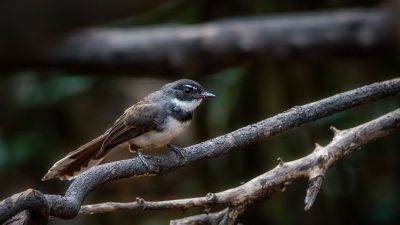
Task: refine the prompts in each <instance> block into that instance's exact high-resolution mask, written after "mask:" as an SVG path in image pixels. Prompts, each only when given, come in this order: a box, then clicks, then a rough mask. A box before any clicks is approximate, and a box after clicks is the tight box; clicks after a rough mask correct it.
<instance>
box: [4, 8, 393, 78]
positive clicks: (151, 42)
mask: <svg viewBox="0 0 400 225" xmlns="http://www.w3.org/2000/svg"><path fill="white" fill-rule="evenodd" d="M393 23H394V22H393V20H392V17H391V13H390V12H389V11H388V10H386V9H383V8H376V9H362V8H355V9H346V10H337V11H321V12H312V13H292V14H289V13H288V14H281V15H272V16H264V17H261V16H260V17H249V18H236V19H230V20H222V21H215V22H210V23H205V24H200V25H185V26H183V25H182V26H179V25H168V26H158V27H151V28H129V29H127V28H125V29H122V28H121V29H105V28H96V29H90V30H85V31H80V32H77V33H74V34H71V35H69V36H68V37H66V38H64V39H59V40H53V42H51V41H48V39H46V43H43V44H39V45H38V44H37V43H36V42H33V46H32V47H33V48H34V47H36V48H37V49H32V50H30V51H26V47H25V48H24V50H23V51H21V52H20V55H18V54H17V55H16V56H14V57H10V55H15V54H8V53H3V54H4V55H1V54H2V53H0V62H1V65H2V67H3V70H10V69H21V68H26V67H29V68H37V69H67V70H73V71H96V72H102V73H104V72H113V73H115V72H118V71H120V72H129V74H141V75H143V74H153V75H158V76H165V75H170V76H176V74H189V75H192V74H205V73H210V72H214V71H217V70H221V69H224V68H227V67H229V66H232V65H236V64H240V63H243V62H248V61H250V60H255V59H263V60H265V59H271V58H273V59H283V58H288V57H296V56H297V57H298V56H301V58H308V59H314V60H318V59H321V58H323V59H324V60H326V58H327V57H332V56H335V55H336V56H341V57H343V56H346V57H350V56H352V55H353V56H357V57H358V56H359V55H360V54H362V55H363V59H364V60H365V58H366V56H367V55H370V56H377V55H379V54H377V53H378V52H381V51H384V50H387V52H394V51H395V49H396V47H395V44H396V35H395V30H396V29H395V26H394V25H393ZM4 67H6V68H4ZM0 69H1V68H0Z"/></svg>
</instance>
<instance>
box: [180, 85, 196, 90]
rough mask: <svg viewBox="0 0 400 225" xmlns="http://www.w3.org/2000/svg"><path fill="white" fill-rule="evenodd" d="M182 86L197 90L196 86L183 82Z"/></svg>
mask: <svg viewBox="0 0 400 225" xmlns="http://www.w3.org/2000/svg"><path fill="white" fill-rule="evenodd" d="M183 86H185V87H188V88H193V89H195V90H197V87H193V86H192V85H189V84H185V85H183Z"/></svg>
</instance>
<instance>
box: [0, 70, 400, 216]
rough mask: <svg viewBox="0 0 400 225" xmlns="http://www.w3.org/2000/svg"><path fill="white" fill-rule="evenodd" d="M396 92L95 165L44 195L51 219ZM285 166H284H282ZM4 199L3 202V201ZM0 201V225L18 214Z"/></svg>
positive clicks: (375, 90) (359, 92)
mask: <svg viewBox="0 0 400 225" xmlns="http://www.w3.org/2000/svg"><path fill="white" fill-rule="evenodd" d="M399 91H400V78H397V79H393V80H388V81H384V82H380V83H374V84H371V85H367V86H364V87H361V88H357V89H354V90H351V91H347V92H344V93H341V94H337V95H334V96H332V97H329V98H326V99H322V100H319V101H316V102H313V103H310V104H306V105H303V106H295V107H293V108H291V109H290V110H288V111H285V112H283V113H280V114H278V115H276V116H273V117H271V118H268V119H265V120H262V121H260V122H258V123H255V124H252V125H249V126H246V127H243V128H240V129H238V130H236V131H233V132H231V133H228V134H225V135H222V136H219V137H216V138H213V139H210V140H207V141H204V142H202V143H199V144H196V145H192V146H190V147H186V148H184V149H183V150H182V153H183V154H184V155H185V158H186V160H185V161H183V160H181V159H180V157H179V156H177V155H176V154H175V153H173V152H167V153H164V154H161V155H156V156H151V157H148V158H147V160H146V161H147V163H148V164H149V166H150V168H147V167H146V166H144V165H142V163H141V161H140V160H138V159H137V158H133V159H127V160H121V161H117V162H111V163H107V164H103V165H100V166H96V167H94V168H92V169H90V170H88V171H86V172H84V173H83V174H81V175H80V176H78V177H77V178H76V179H75V180H74V181H73V182H72V183H71V185H70V186H69V188H68V190H67V192H66V193H65V195H64V196H60V195H45V197H46V200H47V202H48V205H49V211H50V215H51V216H55V217H59V218H65V219H67V218H73V217H75V216H76V215H77V214H78V212H79V209H80V207H81V204H82V202H83V201H84V200H85V198H86V196H87V195H88V194H89V193H90V192H91V191H93V190H94V189H95V188H96V187H98V186H99V185H101V184H103V183H105V182H109V181H112V180H116V179H121V178H127V177H132V176H136V177H138V176H148V175H160V174H164V173H166V172H169V171H173V170H176V169H178V168H180V167H182V166H184V165H188V164H191V163H194V162H197V161H199V160H203V159H206V158H214V157H217V156H220V155H222V154H226V153H228V152H230V151H232V150H233V149H234V148H236V147H240V146H246V145H249V144H251V143H254V142H256V141H259V140H260V139H262V138H266V137H270V136H272V135H276V134H278V133H281V132H284V131H286V130H289V129H292V128H294V127H296V126H300V125H303V124H306V123H309V122H312V121H315V120H317V119H319V118H323V117H326V116H329V115H332V114H334V113H337V112H340V111H343V110H345V109H349V108H352V107H355V106H358V105H361V104H364V103H366V102H371V101H374V100H378V99H381V98H384V97H387V96H391V95H395V94H397V93H398V92H399ZM283 165H286V163H283ZM6 200H7V199H6ZM6 200H4V201H2V202H0V215H7V216H3V217H1V220H0V223H3V222H5V220H7V219H9V218H10V217H11V216H13V215H16V214H17V213H19V212H20V211H21V208H18V207H15V206H14V207H8V206H7V207H5V206H4V205H6V204H7V201H6Z"/></svg>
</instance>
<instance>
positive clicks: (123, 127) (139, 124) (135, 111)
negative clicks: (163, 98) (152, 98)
mask: <svg viewBox="0 0 400 225" xmlns="http://www.w3.org/2000/svg"><path fill="white" fill-rule="evenodd" d="M159 114H160V109H159V108H158V107H156V106H154V105H153V104H149V103H147V102H145V101H143V102H138V103H137V104H135V105H134V106H132V107H130V108H129V109H127V110H126V111H125V113H124V114H123V115H122V116H121V117H120V118H119V119H118V120H117V121H115V123H114V125H113V126H112V127H111V129H109V130H108V131H107V132H106V136H107V137H106V139H105V140H104V142H103V146H102V149H101V151H99V152H98V155H103V154H104V153H105V152H107V151H108V150H109V149H111V148H113V147H115V146H117V145H119V144H122V143H124V142H126V141H128V140H130V139H132V138H135V137H137V136H140V135H142V134H144V133H146V132H148V131H150V130H153V129H157V122H156V121H157V118H158V115H159Z"/></svg>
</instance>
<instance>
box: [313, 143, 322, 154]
mask: <svg viewBox="0 0 400 225" xmlns="http://www.w3.org/2000/svg"><path fill="white" fill-rule="evenodd" d="M321 149H323V147H322V146H321V145H320V144H318V143H317V142H315V147H314V152H318V151H319V150H321Z"/></svg>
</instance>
